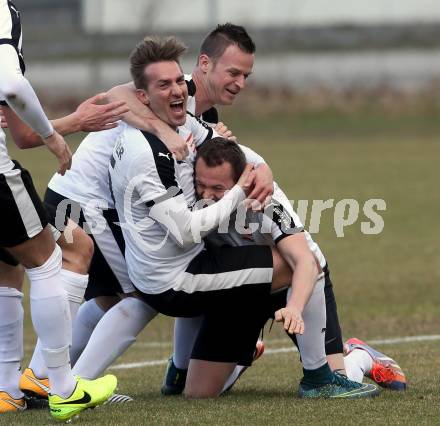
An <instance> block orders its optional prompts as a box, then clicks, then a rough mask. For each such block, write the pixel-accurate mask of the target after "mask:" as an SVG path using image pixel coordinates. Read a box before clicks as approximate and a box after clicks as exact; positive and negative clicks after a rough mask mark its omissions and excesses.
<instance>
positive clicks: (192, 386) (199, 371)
mask: <svg viewBox="0 0 440 426" xmlns="http://www.w3.org/2000/svg"><path fill="white" fill-rule="evenodd" d="M236 365H237V364H236V363H228V362H213V361H204V360H200V359H191V361H190V362H189V368H188V375H187V377H186V386H185V390H184V394H185V396H186V397H187V398H216V397H217V396H219V395H220V393H221V391H222V389H223V386H224V384H225V383H226V380H227V379H228V377H229V376H230V375H231V373H232V372H233V371H234V368H235V366H236Z"/></svg>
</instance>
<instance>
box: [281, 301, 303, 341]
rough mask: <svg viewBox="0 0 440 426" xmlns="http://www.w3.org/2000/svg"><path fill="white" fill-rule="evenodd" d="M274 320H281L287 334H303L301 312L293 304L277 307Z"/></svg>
mask: <svg viewBox="0 0 440 426" xmlns="http://www.w3.org/2000/svg"><path fill="white" fill-rule="evenodd" d="M275 321H276V322H282V323H283V327H284V330H286V331H287V332H288V333H289V334H304V320H303V317H302V314H301V312H300V311H299V310H298V309H297V308H295V307H293V306H286V307H285V308H281V309H278V311H276V312H275Z"/></svg>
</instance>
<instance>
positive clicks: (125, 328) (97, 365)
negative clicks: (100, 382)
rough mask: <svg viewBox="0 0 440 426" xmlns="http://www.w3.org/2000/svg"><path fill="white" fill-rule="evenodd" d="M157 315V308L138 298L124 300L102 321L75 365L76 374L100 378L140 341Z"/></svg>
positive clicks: (110, 310) (89, 377) (108, 312)
mask: <svg viewBox="0 0 440 426" xmlns="http://www.w3.org/2000/svg"><path fill="white" fill-rule="evenodd" d="M156 315H157V311H155V310H154V309H153V308H151V307H150V306H148V305H147V304H146V303H145V302H143V301H142V300H140V299H138V298H136V297H127V298H125V299H122V300H121V301H120V302H118V303H117V304H116V305H115V306H113V307H112V308H111V309H109V310H108V311H107V312H106V314H105V315H104V316H103V317H102V319H101V321H99V323H98V325H97V326H96V328H95V330H94V331H93V333H92V335H91V336H90V340H89V343H88V344H87V346H86V347H85V349H84V351H83V353H82V354H81V356H80V357H79V359H78V361H77V362H76V364H75V367H74V368H73V372H74V374H77V375H79V376H80V377H84V378H86V379H96V378H97V377H98V376H100V375H101V374H102V373H103V372H104V371H105V370H106V369H107V368H108V367H109V366H110V365H111V364H112V363H113V362H114V361H115V360H116V359H117V358H118V357H119V356H120V355H122V354H123V353H124V352H125V350H126V349H127V348H128V347H129V346H130V345H131V344H132V343H134V342H135V341H136V336H137V335H138V334H139V333H140V332H141V331H142V330H143V328H144V327H145V326H146V325H147V324H148V323H149V322H150V321H151V320H152V319H153V318H154V317H155V316H156Z"/></svg>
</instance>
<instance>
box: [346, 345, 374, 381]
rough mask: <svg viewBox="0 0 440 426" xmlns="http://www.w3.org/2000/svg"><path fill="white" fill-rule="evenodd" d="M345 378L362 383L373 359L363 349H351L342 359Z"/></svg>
mask: <svg viewBox="0 0 440 426" xmlns="http://www.w3.org/2000/svg"><path fill="white" fill-rule="evenodd" d="M344 364H345V371H346V372H347V377H348V378H349V379H350V380H353V381H355V382H359V383H362V380H363V379H364V376H365V375H366V374H368V373H369V372H370V371H371V368H372V367H373V359H372V358H371V356H370V355H369V354H368V353H367V352H366V351H364V350H363V349H353V350H352V351H351V352H350V353H349V354H348V355H347V356H345V357H344Z"/></svg>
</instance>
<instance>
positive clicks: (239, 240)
mask: <svg viewBox="0 0 440 426" xmlns="http://www.w3.org/2000/svg"><path fill="white" fill-rule="evenodd" d="M244 165H245V158H244V155H243V153H242V152H241V150H240V147H239V146H238V145H236V144H235V143H232V142H231V141H228V140H225V139H217V140H210V141H207V142H205V143H204V144H203V145H202V146H201V147H200V149H199V150H198V151H197V156H196V160H195V167H194V168H195V178H194V182H195V188H196V193H197V197H198V199H204V200H212V201H215V202H217V201H218V200H220V199H221V198H222V197H223V195H224V194H225V192H226V191H229V190H230V189H231V188H232V187H233V186H234V185H235V182H236V179H237V176H238V175H239V174H240V173H241V172H242V170H243V167H244ZM291 218H293V219H291ZM290 220H293V221H294V223H296V224H297V225H298V224H299V223H300V220H299V218H298V216H297V215H296V214H295V212H294V211H293V209H292V206H291V204H290V202H289V200H288V198H287V197H286V195H285V194H284V192H283V191H282V190H281V189H280V188H279V187H278V185H277V184H276V183H275V191H274V194H273V196H272V198H271V203H270V204H269V207H266V208H265V209H264V211H257V212H252V211H251V210H247V211H246V216H245V219H244V220H243V221H242V222H241V223H240V224H239V225H240V229H241V230H242V232H241V233H240V232H238V231H237V222H236V221H235V222H234V221H233V220H231V221H229V226H228V227H227V228H226V229H225V228H223V230H224V231H226V232H221V233H220V232H216V233H211V234H209V235H208V236H207V237H206V239H207V241H208V242H209V243H211V244H215V245H217V246H219V245H222V244H228V245H230V246H241V245H252V244H269V245H276V244H278V242H279V241H280V240H281V238H283V237H284V238H286V237H287V238H290V237H289V236H287V235H286V234H283V232H282V231H283V228H284V227H285V224H286V223H289V221H290ZM304 233H305V236H306V240H307V242H308V246H309V248H310V250H311V251H312V252H313V253H314V255H315V257H316V259H319V264H320V266H321V268H322V270H323V271H324V272H325V274H324V278H325V281H330V273H329V270H328V266H327V262H326V260H325V258H324V256H323V254H322V252H321V250H320V249H319V247H318V245H317V244H316V243H314V242H313V240H312V238H311V236H310V235H309V234H308V233H307V232H306V231H304ZM291 249H293V250H294V249H295V246H294V245H291ZM280 301H281V302H282V299H278V302H280ZM332 321H334V318H330V323H331V322H332ZM328 323H329V319H327V324H328ZM330 330H331V329H330ZM187 338H188V340H189V341H190V342H192V341H194V338H195V336H190V335H188V336H187ZM330 338H332V336H331V335H330V336H329V335H327V336H326V340H329V339H330ZM346 353H347V356H346V357H345V358H344V363H345V365H346V371H347V375H348V377H349V378H350V379H351V380H354V381H357V382H362V380H363V377H364V375H365V376H367V377H369V378H370V379H372V380H374V381H375V382H376V383H377V384H379V385H380V386H382V387H384V388H388V389H393V390H404V389H405V388H406V379H405V375H404V373H403V372H402V370H401V368H400V367H399V365H398V364H397V363H396V361H394V360H393V359H392V358H390V357H388V356H387V355H384V354H382V353H380V352H379V351H377V350H375V349H373V348H371V347H370V346H368V345H367V344H366V343H365V342H363V341H361V340H359V339H355V338H352V339H349V340H348V341H347V342H346ZM241 372H242V370H238V371H237V372H236V373H235V374H236V375H239V374H240V373H241ZM180 373H181V374H182V372H180ZM185 373H186V372H184V374H185ZM236 375H232V376H231V377H230V378H229V379H228V383H226V385H225V389H229V388H230V387H231V386H232V384H233V383H234V381H235V380H236Z"/></svg>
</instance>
